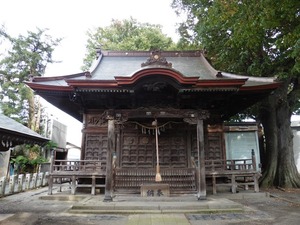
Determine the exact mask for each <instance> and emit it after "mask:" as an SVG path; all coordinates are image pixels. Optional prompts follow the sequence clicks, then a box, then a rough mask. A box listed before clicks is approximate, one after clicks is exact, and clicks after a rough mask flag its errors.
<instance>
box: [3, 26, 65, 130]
mask: <svg viewBox="0 0 300 225" xmlns="http://www.w3.org/2000/svg"><path fill="white" fill-rule="evenodd" d="M0 38H2V39H3V40H4V41H6V43H9V44H10V45H9V49H8V50H7V52H6V53H5V54H4V55H1V60H0V84H1V95H0V99H1V107H2V111H3V113H4V114H5V115H7V116H9V117H12V118H14V119H16V120H17V121H18V122H21V123H22V124H24V125H26V126H27V127H29V128H31V129H32V130H34V131H37V132H39V130H40V119H41V118H40V117H41V106H40V102H39V100H38V98H37V97H35V96H34V94H33V92H32V90H31V89H30V88H28V87H27V86H26V85H25V84H24V83H23V82H24V81H28V80H30V78H31V77H32V76H42V75H43V74H44V72H45V69H46V66H47V64H48V63H53V62H54V61H53V59H52V53H53V51H54V47H55V46H57V45H58V44H59V43H60V40H61V39H53V38H52V37H51V36H50V35H47V34H46V30H41V29H37V32H31V31H28V33H27V35H26V36H23V35H19V36H18V37H16V38H15V37H12V36H10V35H9V34H8V33H7V32H6V31H5V29H4V27H2V28H1V29H0ZM4 41H3V42H2V43H1V45H3V46H4V43H5V42H4Z"/></svg>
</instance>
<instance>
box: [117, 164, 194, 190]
mask: <svg viewBox="0 0 300 225" xmlns="http://www.w3.org/2000/svg"><path fill="white" fill-rule="evenodd" d="M155 174H156V171H155V169H154V168H149V169H146V168H116V169H115V182H114V188H115V190H116V191H118V192H132V193H138V192H140V188H141V185H144V184H153V183H155ZM160 174H161V177H162V181H161V182H159V183H161V184H169V185H170V191H171V192H172V193H184V192H189V193H190V192H196V190H197V188H196V169H195V168H160Z"/></svg>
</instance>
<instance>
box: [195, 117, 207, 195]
mask: <svg viewBox="0 0 300 225" xmlns="http://www.w3.org/2000/svg"><path fill="white" fill-rule="evenodd" d="M197 150H198V167H197V168H198V176H199V177H198V182H199V184H198V200H205V199H206V179H205V153H204V130H203V120H202V119H199V118H198V119H197Z"/></svg>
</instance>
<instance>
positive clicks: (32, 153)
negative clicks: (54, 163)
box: [10, 144, 47, 174]
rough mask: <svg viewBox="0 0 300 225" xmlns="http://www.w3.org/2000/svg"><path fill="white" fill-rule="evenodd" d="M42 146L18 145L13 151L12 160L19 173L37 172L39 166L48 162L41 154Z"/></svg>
mask: <svg viewBox="0 0 300 225" xmlns="http://www.w3.org/2000/svg"><path fill="white" fill-rule="evenodd" d="M41 149H42V148H41V146H39V145H25V144H24V145H18V146H16V147H15V148H14V150H13V151H12V158H11V160H10V162H11V163H13V164H14V165H15V166H16V168H17V173H18V174H19V173H26V172H27V173H37V172H38V169H39V166H40V165H41V164H42V163H44V162H47V159H46V158H44V157H43V156H42V155H41Z"/></svg>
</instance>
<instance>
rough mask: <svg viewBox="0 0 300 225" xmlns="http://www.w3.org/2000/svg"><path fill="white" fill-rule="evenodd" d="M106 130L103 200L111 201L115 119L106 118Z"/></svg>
mask: <svg viewBox="0 0 300 225" xmlns="http://www.w3.org/2000/svg"><path fill="white" fill-rule="evenodd" d="M107 129H108V131H107V139H108V143H107V155H106V177H105V194H104V195H105V196H104V200H103V201H104V202H111V201H112V200H113V199H112V194H113V190H112V187H113V186H112V179H113V174H112V172H113V171H112V154H113V152H114V151H115V141H116V137H115V120H114V119H113V118H112V117H109V118H108V128H107Z"/></svg>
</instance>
